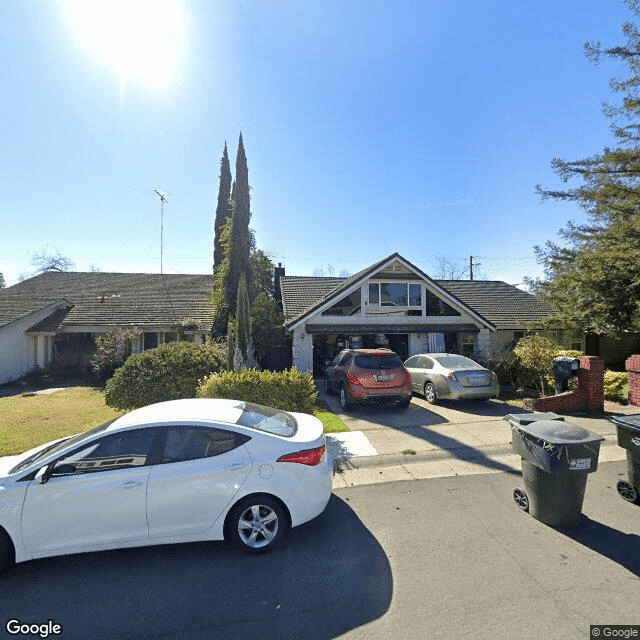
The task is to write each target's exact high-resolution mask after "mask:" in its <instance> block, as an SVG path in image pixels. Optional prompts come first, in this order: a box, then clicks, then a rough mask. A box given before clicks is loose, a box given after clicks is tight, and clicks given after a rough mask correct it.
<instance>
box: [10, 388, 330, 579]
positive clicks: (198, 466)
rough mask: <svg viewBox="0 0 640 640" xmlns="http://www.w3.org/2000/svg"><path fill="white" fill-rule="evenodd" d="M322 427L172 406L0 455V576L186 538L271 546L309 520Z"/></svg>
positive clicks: (324, 468)
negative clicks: (59, 559) (42, 563)
mask: <svg viewBox="0 0 640 640" xmlns="http://www.w3.org/2000/svg"><path fill="white" fill-rule="evenodd" d="M332 475H333V466H332V462H331V459H330V456H329V453H328V451H327V449H326V445H325V438H324V432H323V427H322V423H321V422H320V421H319V420H318V419H317V418H315V417H313V416H310V415H307V414H303V413H286V412H284V411H279V410H277V409H272V408H270V407H262V406H259V405H255V404H250V403H247V402H242V401H238V400H216V399H205V398H200V399H194V400H174V401H170V402H161V403H158V404H154V405H150V406H148V407H144V408H142V409H137V410H136V411H132V412H131V413H128V414H126V415H124V416H122V417H120V418H118V419H117V420H114V421H111V422H108V423H106V424H103V425H102V426H100V427H97V428H96V429H93V430H92V431H89V432H87V433H84V434H81V435H77V436H73V437H71V438H65V439H62V440H58V441H55V442H52V443H49V444H47V445H43V446H41V447H38V448H36V449H32V450H31V451H27V452H26V453H23V454H21V455H18V456H9V457H4V458H0V569H3V568H5V567H6V566H7V565H9V564H11V563H12V562H13V561H15V562H22V561H25V560H30V559H33V558H42V557H45V556H54V555H63V554H69V553H79V552H85V551H100V550H104V549H115V548H122V547H139V546H146V545H157V544H172V543H178V542H193V541H197V540H222V539H226V540H231V541H233V542H235V543H237V544H238V545H239V546H240V547H241V548H243V549H245V550H247V551H249V552H261V551H266V550H267V549H270V548H271V547H273V546H274V545H275V544H276V543H277V542H278V541H279V540H280V539H281V538H282V536H283V535H284V534H285V533H286V531H287V529H288V528H290V527H295V526H297V525H299V524H302V523H303V522H307V521H309V520H311V519H312V518H315V517H316V516H318V515H319V514H320V513H322V511H323V510H324V508H325V507H326V505H327V502H328V500H329V497H330V495H331V483H332Z"/></svg>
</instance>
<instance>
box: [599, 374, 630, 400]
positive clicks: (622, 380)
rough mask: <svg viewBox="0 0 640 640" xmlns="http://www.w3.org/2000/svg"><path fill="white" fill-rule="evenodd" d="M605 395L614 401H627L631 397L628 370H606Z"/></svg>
mask: <svg viewBox="0 0 640 640" xmlns="http://www.w3.org/2000/svg"><path fill="white" fill-rule="evenodd" d="M604 397H605V398H606V399H607V400H613V401H614V402H627V400H628V398H629V374H628V373H627V372H626V371H605V372H604Z"/></svg>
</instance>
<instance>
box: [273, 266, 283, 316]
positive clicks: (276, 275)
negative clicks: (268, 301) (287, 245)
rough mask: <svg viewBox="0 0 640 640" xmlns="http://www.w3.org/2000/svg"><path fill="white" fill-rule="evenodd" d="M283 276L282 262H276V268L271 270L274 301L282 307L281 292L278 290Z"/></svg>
mask: <svg viewBox="0 0 640 640" xmlns="http://www.w3.org/2000/svg"><path fill="white" fill-rule="evenodd" d="M283 276H284V267H283V266H282V262H278V266H277V267H276V268H275V269H274V270H273V284H274V289H275V296H276V300H277V301H278V303H279V304H280V306H281V307H282V291H281V290H280V278H282V277H283Z"/></svg>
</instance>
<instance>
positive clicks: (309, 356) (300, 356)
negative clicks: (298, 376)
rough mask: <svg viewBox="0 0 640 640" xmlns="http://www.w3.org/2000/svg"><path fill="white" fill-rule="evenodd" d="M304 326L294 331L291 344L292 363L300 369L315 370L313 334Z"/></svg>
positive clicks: (310, 371)
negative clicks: (306, 330)
mask: <svg viewBox="0 0 640 640" xmlns="http://www.w3.org/2000/svg"><path fill="white" fill-rule="evenodd" d="M304 329H305V328H304V327H297V328H296V329H294V331H293V341H292V345H291V352H292V353H291V355H292V364H293V366H294V367H296V369H298V371H308V372H309V373H312V372H313V336H312V335H311V334H309V333H306V332H305V330H304Z"/></svg>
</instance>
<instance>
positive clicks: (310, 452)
mask: <svg viewBox="0 0 640 640" xmlns="http://www.w3.org/2000/svg"><path fill="white" fill-rule="evenodd" d="M325 451H326V445H324V444H323V445H322V446H320V447H316V448H315V449H305V450H304V451H296V452H295V453H287V454H285V455H283V456H280V457H279V458H278V459H277V460H276V462H297V463H298V464H306V465H308V466H310V467H315V466H316V465H317V464H320V462H321V461H322V458H324V454H325Z"/></svg>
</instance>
